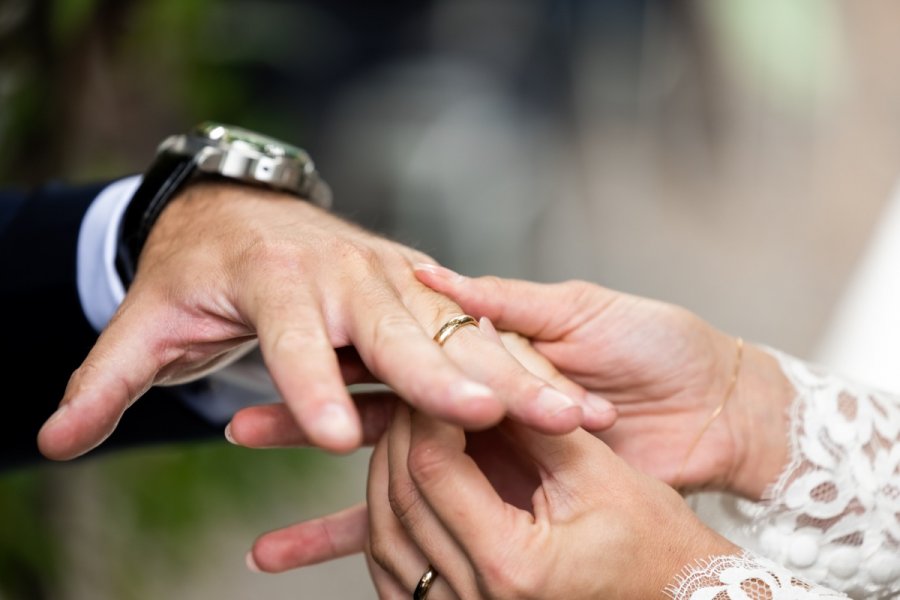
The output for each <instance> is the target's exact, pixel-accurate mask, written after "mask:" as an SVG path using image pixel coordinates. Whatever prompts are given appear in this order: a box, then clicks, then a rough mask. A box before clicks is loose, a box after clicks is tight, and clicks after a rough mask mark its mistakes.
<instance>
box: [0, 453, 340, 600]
mask: <svg viewBox="0 0 900 600" xmlns="http://www.w3.org/2000/svg"><path fill="white" fill-rule="evenodd" d="M321 457H322V455H321V454H320V453H318V452H317V451H313V450H271V451H264V452H260V451H252V450H247V449H243V448H238V447H234V446H231V445H228V444H225V443H223V442H221V441H218V440H217V441H215V442H202V443H201V442H198V443H191V444H185V445H171V446H167V447H153V448H146V449H139V450H129V451H121V452H118V453H113V454H108V455H105V456H102V457H99V458H92V459H89V460H88V461H87V462H85V463H82V464H75V465H72V466H71V467H70V466H69V465H49V466H46V467H40V468H32V469H26V470H22V471H19V472H14V473H11V474H8V475H5V476H3V477H0V515H2V517H0V518H2V526H0V597H3V598H9V599H11V600H18V599H20V598H21V599H28V600H32V599H38V598H52V597H56V596H55V595H54V593H53V592H54V590H55V589H58V586H59V585H62V584H63V582H64V579H65V578H64V577H61V575H64V574H65V570H66V568H67V558H66V549H65V548H63V546H67V548H68V551H69V552H71V551H72V549H73V548H75V549H76V551H78V552H82V551H83V552H90V553H95V552H100V553H103V554H108V555H109V558H107V559H105V560H104V563H105V564H108V565H110V567H111V568H109V569H108V570H107V571H106V575H107V576H108V577H109V582H108V583H107V586H108V587H111V588H112V589H113V590H114V592H115V596H114V597H116V598H135V599H139V598H142V597H143V596H142V595H141V592H140V590H141V589H143V587H144V584H145V583H148V580H147V578H148V577H151V576H152V575H151V574H150V573H148V572H147V571H148V565H157V566H162V567H164V568H165V570H166V572H168V573H170V574H172V576H175V577H177V576H179V575H183V574H185V573H188V572H189V571H190V570H191V569H192V568H195V567H196V566H197V563H198V561H201V560H202V556H198V553H197V548H198V547H200V546H202V545H203V543H204V542H205V537H204V534H205V533H207V532H211V531H214V529H215V526H216V525H218V524H221V523H222V522H234V519H235V518H237V517H241V518H242V519H243V518H247V519H249V520H251V521H253V520H257V521H260V522H261V520H262V519H263V518H264V515H265V514H266V513H267V511H268V510H269V509H272V508H274V507H277V506H279V504H280V503H281V502H283V499H284V498H287V497H296V496H298V495H299V492H300V491H301V490H303V489H309V488H310V487H313V488H315V487H317V486H318V485H319V484H320V482H321V478H322V476H323V470H322V468H321V467H322V465H323V462H322V461H321ZM86 471H87V475H88V477H84V475H85V474H86ZM72 476H74V484H75V485H76V486H78V485H90V486H91V487H90V489H89V490H88V493H89V495H90V499H91V503H92V504H93V505H94V506H96V507H97V513H98V514H99V515H100V516H101V518H102V519H103V522H104V523H106V524H108V525H104V526H101V527H100V528H99V529H100V530H101V531H105V534H104V535H103V536H101V537H100V538H99V539H90V540H81V539H75V540H72V539H66V538H67V536H69V537H71V536H72V533H73V532H72V531H66V530H65V527H66V522H67V517H68V518H71V515H65V514H61V512H64V511H68V510H70V509H72V498H71V497H70V496H69V494H68V493H67V490H68V491H71V490H70V489H69V485H60V483H61V482H63V480H65V479H66V478H72ZM76 513H77V510H76ZM94 528H95V529H96V526H95V527H94ZM76 530H77V528H76ZM76 535H77V533H76ZM98 542H99V543H98ZM248 542H249V540H248ZM153 572H154V573H156V572H158V571H157V570H156V569H153Z"/></svg>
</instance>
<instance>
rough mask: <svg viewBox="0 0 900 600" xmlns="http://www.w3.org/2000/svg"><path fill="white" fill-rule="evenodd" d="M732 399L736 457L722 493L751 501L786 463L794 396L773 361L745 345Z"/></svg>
mask: <svg viewBox="0 0 900 600" xmlns="http://www.w3.org/2000/svg"><path fill="white" fill-rule="evenodd" d="M734 395H735V397H734V398H733V400H735V402H734V403H733V406H734V407H735V410H734V411H733V416H732V419H733V427H734V428H735V431H736V438H737V439H736V442H735V454H736V456H735V461H734V464H733V468H732V471H731V473H730V474H729V475H728V477H727V478H726V488H727V489H728V491H730V492H732V493H735V494H737V495H739V496H743V497H745V498H748V499H750V500H755V501H756V500H760V499H762V496H763V494H764V493H765V491H766V489H767V488H768V487H769V486H770V485H771V484H773V483H775V481H776V480H777V479H778V476H779V475H780V474H781V473H782V471H783V470H784V467H785V465H786V464H787V461H788V459H789V454H790V452H789V449H788V427H789V420H790V417H789V407H790V404H791V402H792V401H793V399H794V396H795V391H794V388H793V386H792V385H791V383H790V382H789V381H788V379H787V378H786V377H785V375H784V373H783V372H782V370H781V367H780V365H779V363H778V361H777V360H776V359H775V357H773V356H772V355H771V354H769V353H767V352H765V351H764V350H762V349H761V348H759V347H757V346H754V345H752V344H747V345H746V346H745V348H744V356H743V364H742V365H741V373H740V378H739V379H738V382H737V385H736V387H735V390H734Z"/></svg>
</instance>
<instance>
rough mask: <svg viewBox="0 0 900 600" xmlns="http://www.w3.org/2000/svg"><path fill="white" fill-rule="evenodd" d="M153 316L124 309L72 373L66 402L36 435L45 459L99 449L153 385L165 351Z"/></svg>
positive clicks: (127, 308) (127, 306)
mask: <svg viewBox="0 0 900 600" xmlns="http://www.w3.org/2000/svg"><path fill="white" fill-rule="evenodd" d="M162 322H165V321H164V320H162V319H160V318H157V317H156V316H155V315H153V313H148V312H147V311H144V312H141V311H140V310H139V309H138V307H136V306H135V305H134V304H131V305H123V306H122V308H121V309H120V311H119V313H118V314H117V315H116V316H115V317H114V318H113V320H112V321H111V322H110V324H109V326H108V327H107V329H106V330H105V331H104V332H103V333H102V334H101V335H100V338H99V339H98V340H97V343H96V344H95V345H94V347H93V348H92V349H91V351H90V353H89V354H88V356H87V358H85V360H84V362H83V363H82V364H81V366H80V367H79V368H78V369H77V370H76V371H75V372H74V373H73V374H72V377H71V378H70V379H69V383H68V385H67V386H66V390H65V393H64V395H63V399H62V402H61V403H60V406H59V408H58V409H57V410H56V412H55V413H54V414H53V415H52V416H51V417H50V418H49V419H48V420H47V422H46V423H44V425H43V427H41V430H40V432H39V433H38V447H39V448H40V450H41V452H42V453H43V454H44V456H46V457H47V458H51V459H53V460H68V459H71V458H75V457H76V456H79V455H81V454H84V453H85V452H87V451H88V450H91V449H92V448H94V447H96V446H98V445H99V444H100V443H101V442H103V440H105V439H106V438H107V437H109V435H110V434H111V433H112V432H113V431H114V430H115V428H116V425H117V424H118V422H119V419H121V418H122V414H123V413H124V412H125V409H127V408H128V407H129V406H131V404H132V403H133V402H134V401H135V400H137V399H138V398H139V397H140V396H141V395H142V394H143V393H144V392H146V391H147V389H149V388H150V386H151V385H152V384H153V382H154V380H155V378H156V376H157V373H159V371H160V369H161V368H162V366H163V365H164V364H165V363H167V362H170V360H165V358H166V357H164V356H163V354H164V352H165V350H166V346H165V344H163V343H161V341H159V340H158V336H159V333H158V332H159V329H160V327H159V324H160V323H162Z"/></svg>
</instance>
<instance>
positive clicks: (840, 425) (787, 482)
mask: <svg viewBox="0 0 900 600" xmlns="http://www.w3.org/2000/svg"><path fill="white" fill-rule="evenodd" d="M768 351H769V352H770V353H771V354H772V355H773V356H775V357H776V358H777V359H778V361H779V363H780V365H781V368H782V370H783V371H784V374H785V375H786V376H787V378H788V380H789V381H790V382H791V384H792V385H793V386H794V388H795V390H796V393H797V395H796V399H795V400H794V402H793V404H792V406H791V409H790V411H791V413H790V449H791V460H790V463H789V464H788V465H787V467H786V468H785V470H784V472H783V473H782V474H781V476H780V477H779V478H778V481H777V482H776V483H775V484H774V485H773V486H772V487H771V488H770V490H769V492H768V493H767V494H766V499H765V500H764V501H763V502H760V503H755V504H754V503H750V502H747V501H742V500H736V499H734V498H731V497H721V498H720V499H719V500H718V501H717V503H718V505H717V506H713V505H712V504H707V505H704V504H703V503H700V504H696V505H695V509H697V511H698V514H701V516H704V515H703V514H702V512H703V510H704V509H708V510H709V512H710V513H716V512H717V513H718V514H717V515H715V514H711V515H707V516H704V519H705V520H707V522H708V523H710V524H711V525H712V526H713V527H715V528H716V529H718V530H719V531H720V532H721V533H723V534H724V535H725V536H726V537H728V538H730V539H731V540H732V541H733V542H735V543H736V544H738V545H740V546H742V547H744V548H749V549H751V550H753V551H755V552H756V553H757V554H760V555H763V556H765V557H767V558H769V559H771V560H772V561H774V562H775V563H777V564H780V565H784V566H785V567H786V568H788V569H790V570H791V571H792V572H794V573H796V574H798V575H799V576H802V577H804V578H806V579H807V580H809V581H815V582H817V583H819V584H822V585H825V586H827V587H828V588H831V589H835V590H840V591H842V592H845V593H847V594H848V595H849V596H850V597H852V598H858V599H863V598H865V599H867V600H868V599H876V598H879V599H880V598H895V597H897V596H898V595H900V398H898V397H896V396H893V395H890V394H885V393H883V392H878V391H875V390H872V389H869V388H867V387H865V386H861V385H858V384H855V383H852V382H848V381H846V380H844V379H842V378H839V377H836V376H834V375H831V374H828V373H825V372H822V371H820V370H818V369H816V368H815V367H813V366H811V365H808V364H806V363H804V362H802V361H799V360H797V359H795V358H793V357H790V356H787V355H785V354H783V353H780V352H777V351H775V350H771V349H768ZM688 597H691V598H693V597H694V596H685V598H688ZM732 597H737V596H724V597H723V598H732ZM760 597H761V598H762V597H766V598H781V597H782V596H777V595H775V596H760ZM785 597H788V596H785ZM789 597H791V598H794V597H795V596H789ZM796 597H798V598H800V597H803V598H807V597H818V596H796ZM823 597H831V596H823ZM696 598H716V599H718V598H719V597H718V596H715V595H710V596H696Z"/></svg>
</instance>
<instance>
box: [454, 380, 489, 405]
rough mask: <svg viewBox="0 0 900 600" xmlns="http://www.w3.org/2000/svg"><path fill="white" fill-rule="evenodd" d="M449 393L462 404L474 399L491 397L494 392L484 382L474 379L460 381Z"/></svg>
mask: <svg viewBox="0 0 900 600" xmlns="http://www.w3.org/2000/svg"><path fill="white" fill-rule="evenodd" d="M451 395H452V397H453V399H454V400H455V401H456V402H458V403H460V404H462V403H466V402H471V401H472V400H476V399H477V400H483V399H484V398H492V397H493V396H494V392H493V391H492V390H491V388H489V387H488V386H486V385H484V384H481V383H478V382H475V381H461V382H459V383H457V384H456V385H455V386H453V391H452V392H451Z"/></svg>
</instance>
